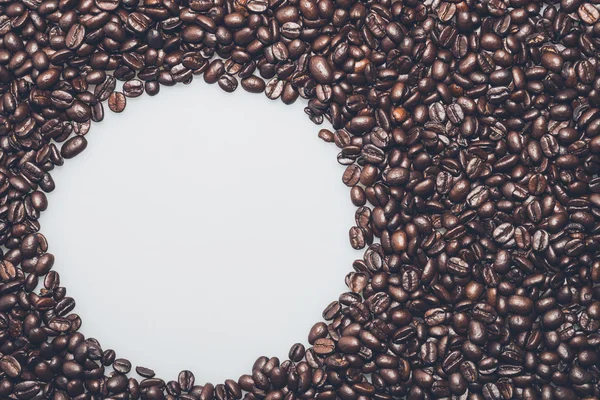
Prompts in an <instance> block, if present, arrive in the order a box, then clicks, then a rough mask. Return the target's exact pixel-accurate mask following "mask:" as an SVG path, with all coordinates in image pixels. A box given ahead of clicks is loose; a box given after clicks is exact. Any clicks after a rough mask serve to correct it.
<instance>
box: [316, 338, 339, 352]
mask: <svg viewBox="0 0 600 400" xmlns="http://www.w3.org/2000/svg"><path fill="white" fill-rule="evenodd" d="M313 349H314V351H315V353H317V354H320V355H327V354H331V353H333V352H334V350H335V343H334V342H333V340H331V339H327V338H321V339H317V340H316V341H315V344H314V346H313Z"/></svg>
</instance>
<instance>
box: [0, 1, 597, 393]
mask: <svg viewBox="0 0 600 400" xmlns="http://www.w3.org/2000/svg"><path fill="white" fill-rule="evenodd" d="M598 3H599V1H598V0H591V1H586V0H560V1H557V0H553V1H537V0H425V1H419V0H402V1H393V0H379V1H375V0H361V1H358V0H14V1H13V0H0V244H1V245H2V246H3V251H2V254H1V257H0V258H1V259H2V261H1V262H0V398H2V399H18V400H30V399H55V400H63V399H81V400H83V399H86V400H87V399H104V398H110V399H139V398H141V399H148V400H155V399H156V400H160V399H183V400H195V399H199V400H212V399H218V400H234V399H242V398H244V399H247V400H262V399H265V400H295V399H298V400H299V399H311V398H316V399H318V400H333V399H337V398H339V399H342V400H367V399H375V400H392V399H401V398H407V399H461V400H463V399H464V400H467V399H468V400H480V399H485V400H500V399H504V400H508V399H545V400H550V399H558V400H561V399H598V398H600V386H599V385H600V384H599V378H600V355H599V350H600V285H599V282H600V253H599V251H598V245H599V242H600V177H599V176H598V172H599V170H600V56H599V54H600V4H598ZM200 75H201V76H202V78H203V79H204V81H205V82H207V83H209V84H214V83H217V84H218V85H219V86H220V87H221V88H222V89H223V90H225V91H227V92H233V91H235V90H236V89H237V88H238V86H241V88H243V89H244V90H246V91H248V92H252V93H261V92H264V93H265V94H266V96H267V97H268V98H270V99H273V100H275V99H280V100H281V101H282V102H283V103H285V104H291V103H294V102H295V101H296V100H297V99H298V98H299V97H301V98H302V99H306V100H308V104H307V106H306V108H305V112H306V114H307V115H308V117H309V118H310V119H311V120H312V121H313V122H315V123H317V124H321V123H322V122H324V120H327V121H328V122H329V123H330V124H331V125H332V126H333V129H332V130H328V129H322V130H321V131H320V132H319V137H321V138H322V139H323V140H325V141H327V142H333V143H335V145H336V146H338V147H339V148H340V153H339V155H338V161H339V163H341V164H343V165H345V166H346V170H345V172H344V174H343V182H344V183H345V184H346V185H347V186H349V187H350V188H351V189H350V198H351V201H352V202H353V204H354V205H355V206H356V207H357V210H356V226H354V227H352V228H351V229H350V232H349V239H350V244H351V245H352V247H353V248H355V249H365V248H366V250H365V252H364V256H363V258H361V259H359V260H357V261H355V262H354V264H353V268H354V271H353V272H351V273H349V274H348V275H347V277H346V283H347V286H348V288H349V290H348V292H346V293H343V294H342V295H340V297H339V299H338V300H337V301H334V302H332V303H331V304H329V305H328V306H327V307H326V308H325V310H324V312H323V319H324V321H326V322H318V323H317V324H315V325H314V326H313V328H312V329H311V330H310V333H309V336H308V344H310V346H308V347H305V346H304V345H302V344H295V345H294V346H292V348H291V349H290V352H289V359H288V360H284V361H280V360H279V359H277V358H267V357H261V358H259V359H258V360H257V361H256V363H255V364H254V366H253V367H252V371H251V373H249V374H248V375H243V376H242V377H240V378H239V379H238V380H237V381H235V380H227V381H226V382H224V383H221V384H217V385H212V384H210V383H206V384H201V383H199V382H198V383H197V382H196V381H195V378H194V375H193V374H192V373H191V372H189V371H183V372H181V374H180V375H179V377H178V379H177V380H173V381H169V382H166V381H164V380H162V379H160V378H157V377H155V376H154V372H153V371H152V370H150V369H148V368H142V367H138V368H136V369H135V372H136V374H137V376H139V378H135V377H132V376H131V375H130V373H132V366H131V363H130V362H129V361H127V360H126V359H122V358H117V356H116V354H115V352H114V351H113V350H103V349H102V348H101V346H100V344H99V343H98V341H96V340H95V339H91V338H87V339H86V338H85V337H84V336H83V335H82V334H81V333H79V332H78V330H79V328H80V326H81V319H80V317H79V316H78V315H77V314H75V313H74V312H73V310H74V307H75V301H74V300H73V299H72V298H71V297H69V296H67V292H66V289H65V288H64V287H63V286H61V283H60V277H59V274H58V273H56V272H55V271H53V270H52V267H53V264H54V256H53V255H52V254H50V253H48V252H47V250H48V243H47V242H46V239H45V238H44V236H43V235H42V234H41V233H40V232H39V230H40V224H39V222H38V218H39V216H40V213H41V212H43V211H44V210H46V208H47V207H48V202H47V198H46V194H45V193H48V192H51V191H52V190H53V189H54V187H55V184H54V181H53V179H52V177H51V175H50V172H51V171H52V170H53V168H54V167H55V166H60V165H62V164H63V162H64V159H69V158H72V157H75V156H76V155H77V154H79V153H81V152H82V151H83V150H84V149H85V148H86V146H87V140H86V134H87V133H88V132H89V130H90V123H91V121H95V122H98V121H101V120H102V119H103V118H104V112H105V110H104V106H105V104H108V108H109V109H110V110H111V111H113V112H122V111H123V110H124V109H125V107H126V104H127V101H128V99H131V98H135V97H138V96H140V95H142V94H143V93H144V92H146V93H147V94H149V95H156V94H157V93H159V90H160V88H161V87H162V86H171V85H175V84H176V83H189V82H190V81H191V80H192V79H193V78H194V76H200ZM120 82H123V83H122V84H121V83H120ZM118 83H119V84H118ZM117 84H118V85H117ZM105 102H106V103H105ZM282 323H285V321H283V322H282Z"/></svg>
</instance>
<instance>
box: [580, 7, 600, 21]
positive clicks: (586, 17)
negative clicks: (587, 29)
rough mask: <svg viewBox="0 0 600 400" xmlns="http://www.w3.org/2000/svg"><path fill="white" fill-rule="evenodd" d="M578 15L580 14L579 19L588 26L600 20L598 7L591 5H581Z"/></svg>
mask: <svg viewBox="0 0 600 400" xmlns="http://www.w3.org/2000/svg"><path fill="white" fill-rule="evenodd" d="M577 14H579V18H581V20H582V21H583V22H585V23H586V24H588V25H593V24H595V23H596V22H598V19H600V12H599V11H598V9H597V8H596V6H594V5H593V4H590V3H584V4H582V5H580V6H579V8H578V9H577Z"/></svg>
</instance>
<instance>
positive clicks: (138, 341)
mask: <svg viewBox="0 0 600 400" xmlns="http://www.w3.org/2000/svg"><path fill="white" fill-rule="evenodd" d="M128 101H129V104H128V105H127V108H126V110H125V112H124V113H123V114H120V115H115V114H112V113H110V112H109V111H108V108H106V110H107V115H106V118H105V120H104V121H103V122H102V123H100V124H94V125H93V126H92V129H91V130H90V133H89V134H88V135H87V139H88V141H89V145H88V148H87V149H86V150H85V151H84V152H83V153H82V154H80V155H79V156H77V157H76V158H75V159H73V160H67V161H66V165H65V166H64V167H61V168H58V169H57V170H55V171H54V172H53V173H52V174H53V177H54V180H55V182H56V186H57V188H56V190H55V192H53V193H51V194H50V195H49V203H50V206H49V209H48V210H47V211H46V212H45V213H44V214H43V215H42V218H41V226H42V227H43V228H42V233H44V234H45V235H46V236H47V238H48V242H49V244H50V249H49V251H50V252H52V253H53V254H55V256H56V263H55V269H56V270H57V271H58V272H59V273H60V274H61V281H62V284H63V285H64V286H65V287H66V288H67V294H68V295H69V296H72V297H74V298H75V300H76V301H77V304H78V306H77V307H76V309H75V312H77V313H78V314H79V315H80V316H81V318H82V320H83V326H82V332H83V333H84V334H85V335H86V336H89V337H95V338H97V339H98V340H99V341H100V343H101V344H102V346H103V348H104V349H108V348H113V349H115V350H116V351H117V356H118V357H124V358H128V359H130V360H131V362H132V363H133V364H134V365H142V366H145V367H149V368H152V369H154V370H155V371H156V372H157V374H158V375H159V376H160V377H161V378H163V379H166V380H169V379H176V377H177V374H178V372H179V371H181V370H182V369H190V370H192V371H193V372H194V373H195V375H196V381H197V382H198V383H204V382H207V381H210V382H213V383H219V382H222V381H223V380H224V379H227V378H233V379H237V378H238V377H239V375H241V374H243V373H248V372H250V370H251V367H252V364H253V362H254V361H255V360H256V358H257V357H259V356H262V355H266V356H277V357H280V358H281V359H282V360H283V359H285V358H286V357H287V353H288V350H289V348H290V346H291V345H292V344H293V343H296V342H303V343H305V342H306V337H307V333H308V331H309V329H310V327H311V326H312V324H314V323H315V322H317V321H320V320H321V313H322V310H323V309H324V308H325V306H326V305H327V304H329V303H330V302H331V301H333V300H336V299H337V298H338V296H339V294H340V293H342V292H343V291H345V290H347V289H346V287H345V285H344V276H345V275H346V274H347V273H348V272H349V271H350V270H351V262H352V261H353V260H354V259H355V258H357V257H360V253H358V252H355V251H353V250H352V249H351V248H350V246H349V243H348V233H347V232H348V229H349V228H350V226H351V225H352V224H353V223H354V210H355V209H354V207H353V206H352V204H351V202H350V199H349V194H348V189H347V188H346V187H345V186H344V185H343V184H342V182H341V179H340V177H341V173H342V172H343V168H342V167H341V166H339V165H338V164H337V162H336V160H335V158H336V154H337V151H338V150H337V149H336V148H335V146H334V145H332V144H325V143H323V142H322V141H321V140H319V139H318V138H317V132H318V129H319V127H317V126H315V125H314V124H312V123H311V122H310V121H309V120H308V118H307V117H306V115H305V114H304V113H303V112H302V108H303V107H304V104H303V102H302V101H301V99H300V100H299V101H298V102H297V103H296V104H294V105H293V106H290V107H286V106H284V105H283V104H282V103H281V102H272V101H270V100H268V99H267V98H266V97H265V96H264V95H252V94H248V93H246V92H244V91H243V90H238V92H236V93H234V94H226V93H224V92H222V91H221V90H220V89H219V88H218V87H217V86H216V85H214V86H209V85H206V84H205V83H204V82H201V80H199V79H196V81H195V82H194V83H192V84H191V85H189V86H187V87H186V86H177V87H174V88H166V89H165V88H162V92H161V94H160V95H159V96H157V97H155V98H149V97H148V96H144V97H142V98H140V99H134V100H131V99H128Z"/></svg>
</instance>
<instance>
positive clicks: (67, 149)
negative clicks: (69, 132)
mask: <svg viewBox="0 0 600 400" xmlns="http://www.w3.org/2000/svg"><path fill="white" fill-rule="evenodd" d="M86 147H87V140H86V138H85V137H83V136H73V137H72V138H71V139H69V140H67V141H66V142H65V143H64V144H63V145H62V147H61V149H60V154H61V156H63V157H64V158H67V159H69V158H73V157H75V156H76V155H78V154H79V153H81V152H82V151H83V150H85V148H86Z"/></svg>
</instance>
